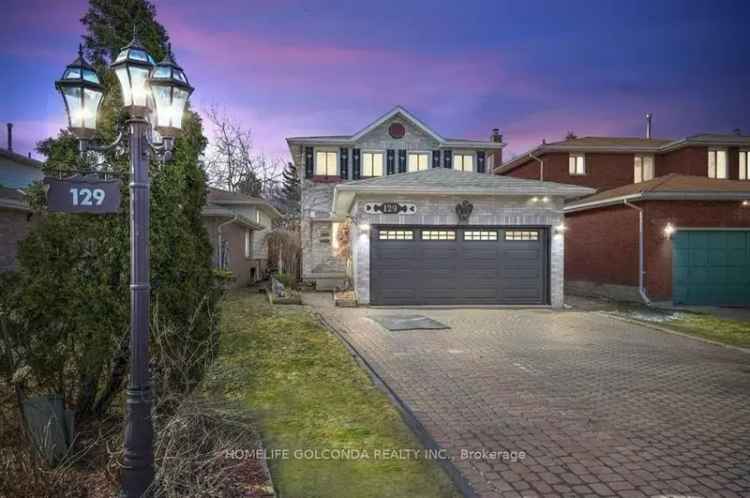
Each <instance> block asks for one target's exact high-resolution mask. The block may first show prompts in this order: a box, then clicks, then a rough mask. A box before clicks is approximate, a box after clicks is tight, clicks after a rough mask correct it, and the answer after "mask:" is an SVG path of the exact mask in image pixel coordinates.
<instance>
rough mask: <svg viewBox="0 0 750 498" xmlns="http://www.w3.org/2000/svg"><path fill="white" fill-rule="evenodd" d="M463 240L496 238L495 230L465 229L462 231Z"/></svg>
mask: <svg viewBox="0 0 750 498" xmlns="http://www.w3.org/2000/svg"><path fill="white" fill-rule="evenodd" d="M464 240H497V232H496V231H495V230H467V231H465V232H464Z"/></svg>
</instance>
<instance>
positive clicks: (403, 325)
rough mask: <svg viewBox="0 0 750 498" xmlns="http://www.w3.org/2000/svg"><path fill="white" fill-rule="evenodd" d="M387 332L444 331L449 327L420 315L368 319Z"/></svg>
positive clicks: (372, 317) (371, 317)
mask: <svg viewBox="0 0 750 498" xmlns="http://www.w3.org/2000/svg"><path fill="white" fill-rule="evenodd" d="M368 318H369V319H370V320H372V321H373V322H376V323H378V324H380V325H382V326H383V327H385V328H386V329H388V330H444V329H449V328H450V327H449V326H447V325H445V324H443V323H440V322H436V321H435V320H433V319H432V318H427V317H426V316H422V315H391V316H370V317H368Z"/></svg>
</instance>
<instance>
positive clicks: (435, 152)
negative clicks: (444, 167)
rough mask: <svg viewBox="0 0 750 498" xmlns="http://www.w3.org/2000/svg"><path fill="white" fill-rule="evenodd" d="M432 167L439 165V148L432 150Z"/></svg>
mask: <svg viewBox="0 0 750 498" xmlns="http://www.w3.org/2000/svg"><path fill="white" fill-rule="evenodd" d="M432 167H433V168H439V167H440V151H439V150H433V151H432Z"/></svg>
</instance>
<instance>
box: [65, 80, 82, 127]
mask: <svg viewBox="0 0 750 498" xmlns="http://www.w3.org/2000/svg"><path fill="white" fill-rule="evenodd" d="M62 93H63V97H64V98H65V104H66V105H67V106H68V119H69V120H70V126H71V128H83V126H82V124H81V118H82V117H83V108H82V107H81V88H80V87H65V88H63V90H62Z"/></svg>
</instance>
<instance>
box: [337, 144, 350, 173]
mask: <svg viewBox="0 0 750 498" xmlns="http://www.w3.org/2000/svg"><path fill="white" fill-rule="evenodd" d="M339 161H340V163H341V165H340V168H339V176H340V177H341V179H342V180H348V179H349V149H347V148H346V147H341V159H340V160H339Z"/></svg>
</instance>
